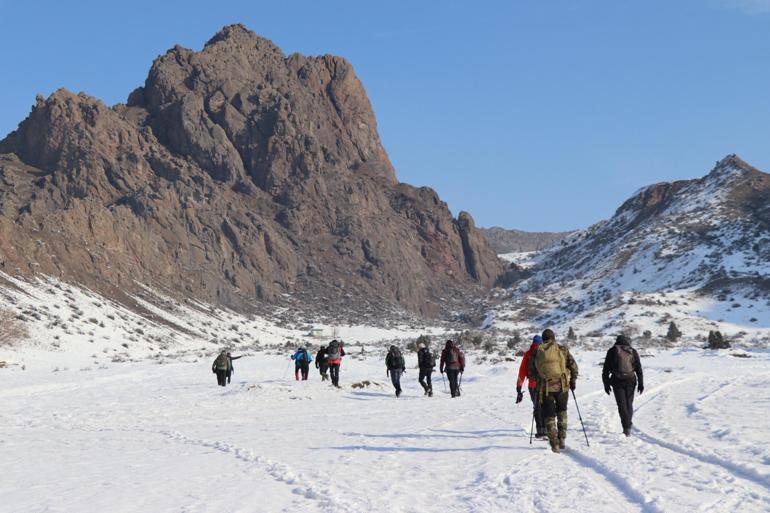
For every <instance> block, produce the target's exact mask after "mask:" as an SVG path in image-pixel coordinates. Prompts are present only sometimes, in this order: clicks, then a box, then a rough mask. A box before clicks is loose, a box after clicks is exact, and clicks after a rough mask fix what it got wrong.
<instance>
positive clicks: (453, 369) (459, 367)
mask: <svg viewBox="0 0 770 513" xmlns="http://www.w3.org/2000/svg"><path fill="white" fill-rule="evenodd" d="M439 370H440V371H441V374H443V373H444V370H446V377H447V378H448V379H449V390H450V391H451V392H452V397H459V396H460V385H459V383H458V378H459V376H460V374H462V373H463V372H465V355H464V354H463V352H462V351H461V350H460V348H459V347H457V345H456V344H455V343H454V342H452V341H451V340H447V341H446V346H444V350H443V351H441V362H440V363H439Z"/></svg>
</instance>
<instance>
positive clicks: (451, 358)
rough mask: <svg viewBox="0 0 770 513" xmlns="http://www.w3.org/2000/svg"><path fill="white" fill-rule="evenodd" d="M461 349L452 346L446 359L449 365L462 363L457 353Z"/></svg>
mask: <svg viewBox="0 0 770 513" xmlns="http://www.w3.org/2000/svg"><path fill="white" fill-rule="evenodd" d="M458 351H459V349H457V348H456V347H454V346H450V348H449V353H447V355H446V358H445V359H444V362H446V363H448V364H454V363H457V362H459V361H460V358H458V356H457V352H458Z"/></svg>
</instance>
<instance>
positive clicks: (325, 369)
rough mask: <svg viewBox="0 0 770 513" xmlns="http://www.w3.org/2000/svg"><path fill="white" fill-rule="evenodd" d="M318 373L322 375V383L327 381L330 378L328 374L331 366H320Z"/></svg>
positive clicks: (323, 364)
mask: <svg viewBox="0 0 770 513" xmlns="http://www.w3.org/2000/svg"><path fill="white" fill-rule="evenodd" d="M318 371H319V372H320V373H321V381H326V380H327V379H328V378H329V376H328V374H326V373H327V372H329V366H328V365H326V364H325V363H320V364H318Z"/></svg>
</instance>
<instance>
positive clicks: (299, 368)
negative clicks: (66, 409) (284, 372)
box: [294, 362, 310, 381]
mask: <svg viewBox="0 0 770 513" xmlns="http://www.w3.org/2000/svg"><path fill="white" fill-rule="evenodd" d="M309 372H310V364H308V363H307V362H296V363H295V364H294V379H296V380H297V381H299V377H300V376H302V381H306V380H307V375H308V373H309Z"/></svg>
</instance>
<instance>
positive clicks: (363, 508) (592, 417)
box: [0, 350, 770, 513]
mask: <svg viewBox="0 0 770 513" xmlns="http://www.w3.org/2000/svg"><path fill="white" fill-rule="evenodd" d="M574 354H575V357H576V359H577V361H578V363H579V365H580V367H581V379H580V380H579V381H578V389H577V397H578V400H579V401H580V402H579V406H580V410H581V413H582V416H583V419H584V421H585V426H586V430H587V434H588V437H589V440H590V443H591V446H590V447H586V444H585V439H584V438H583V433H582V430H581V428H580V422H579V420H578V417H577V414H576V411H575V406H574V403H573V401H572V400H570V405H569V415H570V425H569V431H568V437H567V446H568V448H567V450H566V451H565V452H564V453H562V454H559V455H555V454H553V453H551V452H550V450H549V449H548V448H547V444H545V443H543V442H534V443H533V444H532V445H530V444H529V428H530V419H531V407H530V405H529V403H528V400H527V402H524V403H521V404H519V405H514V403H513V398H514V392H513V383H514V373H515V371H516V368H517V366H518V362H514V363H508V364H505V365H497V366H493V367H490V366H479V365H477V364H476V362H475V361H474V360H471V361H469V363H468V366H467V370H466V373H465V379H464V380H463V396H462V397H461V398H459V399H451V398H449V397H448V395H447V394H446V393H445V392H444V391H443V390H444V389H443V386H442V383H441V378H440V377H438V376H435V378H436V379H435V387H436V390H437V394H436V396H435V397H433V398H426V397H424V396H423V395H422V391H421V390H420V389H419V386H418V385H417V384H416V378H417V375H416V374H417V373H416V371H415V370H413V369H412V367H413V366H414V364H415V358H414V356H413V355H408V356H407V363H408V367H409V369H408V372H407V374H406V376H405V378H404V385H405V386H404V389H405V392H404V395H403V396H402V397H401V398H400V399H396V398H395V397H394V396H393V394H392V388H391V387H390V386H389V385H386V384H385V382H386V378H385V370H384V367H383V364H382V356H383V355H382V354H378V355H373V356H372V357H367V358H364V359H356V360H351V359H346V360H345V362H344V363H343V366H342V383H343V388H342V389H341V390H334V389H331V388H330V387H329V386H328V385H327V384H326V383H321V382H320V380H319V379H318V377H317V374H316V373H315V372H313V374H312V375H311V380H310V381H308V382H299V383H298V382H295V381H293V380H290V379H287V378H288V376H287V374H285V371H286V364H287V359H286V357H283V358H280V357H278V356H272V355H265V354H260V355H254V356H249V357H246V358H243V359H240V360H238V361H237V365H236V374H235V376H234V379H233V383H232V385H231V386H230V387H228V388H226V389H221V388H218V387H217V386H216V385H215V382H214V377H213V376H212V374H211V370H210V367H209V366H210V361H209V360H208V359H206V360H203V361H199V362H192V361H191V362H177V363H171V364H168V365H156V364H154V363H153V362H150V361H143V362H135V363H124V364H122V365H113V366H110V367H109V368H107V369H93V370H90V371H89V370H75V366H74V362H73V365H71V366H70V368H71V369H72V370H63V371H59V372H51V371H50V370H47V369H41V368H37V369H34V368H33V369H29V368H28V369H27V370H21V369H20V368H16V367H14V368H8V369H0V401H1V402H2V405H3V407H2V408H0V454H2V462H3V478H2V479H1V480H0V505H2V506H0V510H2V511H4V512H5V511H8V512H13V513H32V512H41V511H47V512H51V513H90V512H94V511H109V512H114V513H131V512H148V511H152V512H159V513H166V512H190V513H193V512H195V513H206V512H212V513H214V512H222V511H227V512H241V513H251V512H265V513H273V512H282V511H285V512H300V511H301V512H304V513H315V512H327V513H340V512H348V513H361V512H371V513H378V512H383V513H401V512H410V513H411V512H413V513H430V512H442V513H456V512H474V513H497V512H501V513H502V512H512V511H513V512H518V511H522V512H536V511H537V512H540V511H543V512H551V511H554V512H556V511H571V512H575V513H616V512H619V511H622V512H634V513H636V512H639V513H682V512H690V511H699V512H704V513H711V512H738V511H740V512H741V513H760V512H766V511H769V510H770V449H768V445H767V443H766V442H767V433H768V432H769V431H770V421H769V420H768V416H767V415H766V412H765V409H764V408H765V407H766V404H767V403H768V402H770V377H768V373H767V366H768V363H770V356H769V355H768V353H767V352H765V351H757V350H752V351H747V352H745V353H744V352H738V353H735V354H744V355H748V356H750V358H736V357H734V356H731V353H730V352H728V351H720V352H704V351H694V350H673V351H660V352H656V353H649V352H648V353H647V355H648V357H646V358H644V359H643V362H644V365H645V371H646V372H645V374H646V385H647V390H646V391H645V392H644V394H643V395H642V396H639V397H638V398H637V400H636V414H635V417H634V424H635V426H636V430H635V431H634V434H633V436H632V437H631V438H628V439H627V438H625V437H623V436H622V435H621V434H620V422H619V420H618V417H617V413H616V410H615V406H614V401H613V400H612V399H611V398H610V397H607V396H606V395H605V394H604V392H603V390H602V389H601V382H600V379H599V372H600V369H599V367H598V366H597V363H599V362H600V361H601V358H602V357H603V354H602V353H599V352H584V351H574ZM364 380H370V381H373V382H375V383H373V384H371V385H370V386H369V387H366V388H363V389H356V388H353V387H352V386H351V385H352V384H353V383H354V382H362V381H364ZM544 475H548V476H549V479H550V480H551V481H550V483H549V484H547V485H546V484H544V482H543V476H544Z"/></svg>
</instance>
